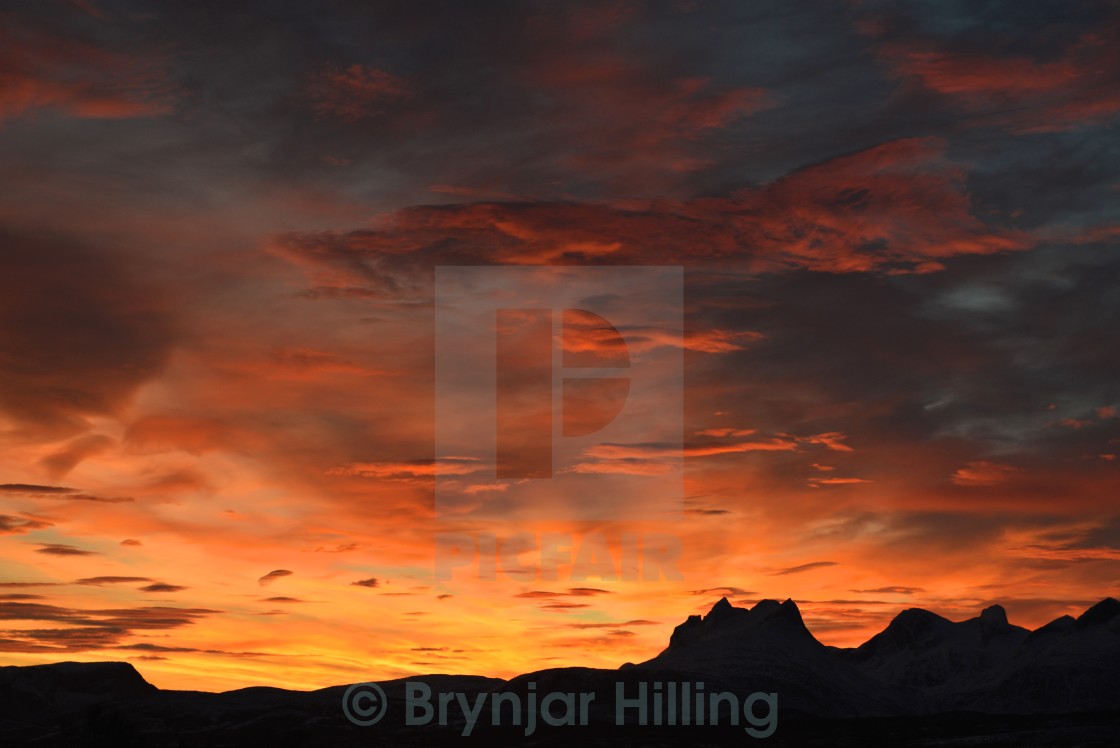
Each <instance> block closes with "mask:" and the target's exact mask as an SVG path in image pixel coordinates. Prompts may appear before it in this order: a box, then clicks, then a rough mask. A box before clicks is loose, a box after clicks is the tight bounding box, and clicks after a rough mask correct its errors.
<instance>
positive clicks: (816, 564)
mask: <svg viewBox="0 0 1120 748" xmlns="http://www.w3.org/2000/svg"><path fill="white" fill-rule="evenodd" d="M837 565H838V564H837V563H836V562H835V561H813V562H812V563H808V564H801V565H800V566H791V567H789V568H788V569H780V570H778V571H775V572H772V574H773V575H775V576H785V575H787V574H801V573H802V572H806V571H812V570H813V569H822V568H824V567H826V566H837Z"/></svg>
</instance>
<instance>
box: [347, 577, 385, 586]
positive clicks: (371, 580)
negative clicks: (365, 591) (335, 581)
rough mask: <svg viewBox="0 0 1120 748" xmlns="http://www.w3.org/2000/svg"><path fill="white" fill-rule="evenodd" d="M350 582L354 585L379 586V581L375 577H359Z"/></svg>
mask: <svg viewBox="0 0 1120 748" xmlns="http://www.w3.org/2000/svg"><path fill="white" fill-rule="evenodd" d="M350 584H351V585H355V586H357V587H380V586H381V583H380V582H379V581H378V580H377V577H369V578H368V579H359V580H358V581H356V582H351V583H350Z"/></svg>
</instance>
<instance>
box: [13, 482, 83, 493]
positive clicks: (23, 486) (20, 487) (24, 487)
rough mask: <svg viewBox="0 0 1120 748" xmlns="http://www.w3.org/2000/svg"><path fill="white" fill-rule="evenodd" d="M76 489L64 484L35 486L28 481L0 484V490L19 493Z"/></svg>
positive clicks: (71, 491)
mask: <svg viewBox="0 0 1120 748" xmlns="http://www.w3.org/2000/svg"><path fill="white" fill-rule="evenodd" d="M76 490H77V489H75V488H66V487H64V486H36V485H31V484H28V483H4V484H0V492H4V493H21V494H63V493H74V491H76Z"/></svg>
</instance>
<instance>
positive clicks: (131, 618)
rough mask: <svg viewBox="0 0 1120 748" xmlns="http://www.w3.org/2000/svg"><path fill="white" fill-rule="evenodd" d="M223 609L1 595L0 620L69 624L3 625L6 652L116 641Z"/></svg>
mask: <svg viewBox="0 0 1120 748" xmlns="http://www.w3.org/2000/svg"><path fill="white" fill-rule="evenodd" d="M220 612H221V611H217V610H210V609H206V608H169V607H145V608H113V609H79V608H66V607H62V606H57V605H50V604H45V603H29V602H3V601H0V621H45V622H48V623H53V624H60V625H62V626H65V628H45V629H25V628H19V629H9V630H6V631H0V650H3V651H6V652H80V651H88V650H98V649H105V648H112V647H117V646H119V645H121V644H122V643H124V640H127V639H128V638H129V637H131V636H133V635H135V634H136V633H137V632H152V631H166V630H172V629H178V628H182V627H185V626H190V625H192V624H194V623H197V622H199V621H202V620H204V619H205V618H207V617H208V616H212V615H216V614H218V613H220Z"/></svg>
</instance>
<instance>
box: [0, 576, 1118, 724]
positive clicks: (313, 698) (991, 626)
mask: <svg viewBox="0 0 1120 748" xmlns="http://www.w3.org/2000/svg"><path fill="white" fill-rule="evenodd" d="M408 680H412V681H423V682H425V683H427V684H428V685H429V686H431V688H432V690H433V691H452V690H454V691H456V692H462V693H464V694H468V695H469V696H470V697H471V698H475V697H479V696H481V695H484V694H495V693H501V692H511V693H520V694H522V695H525V694H526V693H527V691H529V690H535V689H536V688H537V687H538V686H539V688H540V692H541V693H545V692H550V691H564V692H568V691H573V692H574V691H579V692H585V691H595V692H597V693H603V694H610V693H612V692H613V689H614V687H615V684H616V683H619V682H626V683H628V684H636V683H639V682H644V681H670V682H671V681H678V682H705V683H707V685H708V688H709V690H710V691H715V690H727V691H732V692H736V693H740V694H744V695H745V694H747V693H754V692H759V691H761V692H764V693H776V694H778V695H779V696H780V700H781V709H782V715H783V718H785V719H790V718H793V719H795V720H797V719H818V720H819V719H825V720H836V719H852V718H856V719H860V718H862V719H863V720H864V721H865V722H866V721H867V720H875V719H884V718H898V717H907V718H913V719H921V718H928V717H929V716H931V715H939V714H940V715H945V714H962V713H973V714H988V715H1011V716H1012V717H1014V715H1019V716H1018V717H1014V718H1015V719H1027V718H1028V717H1029V716H1031V715H1046V714H1051V715H1063V714H1086V713H1093V712H1101V713H1104V712H1109V711H1116V710H1117V709H1118V708H1120V602H1117V600H1116V599H1115V598H1111V597H1108V598H1105V599H1103V600H1101V601H1100V602H1098V603H1097V604H1095V605H1093V606H1091V607H1089V608H1088V609H1086V610H1085V611H1084V612H1083V613H1082V614H1081V615H1079V616H1077V617H1076V618H1074V617H1072V616H1061V617H1059V618H1057V619H1055V620H1053V621H1051V622H1049V623H1047V624H1045V625H1044V626H1040V627H1038V628H1037V629H1035V630H1033V631H1031V630H1028V629H1026V628H1023V627H1020V626H1016V625H1014V624H1012V623H1010V622H1009V621H1008V618H1007V614H1006V611H1005V610H1004V608H1003V607H1002V606H999V605H993V606H990V607H988V608H985V609H984V610H983V611H982V612H981V613H980V614H979V615H977V616H974V617H973V618H969V619H966V620H963V621H952V620H949V619H948V618H944V617H942V616H940V615H938V614H936V613H932V612H930V611H927V610H924V609H921V608H908V609H905V610H902V611H900V612H899V613H898V614H897V615H896V616H895V617H894V618H893V619H892V620H891V621H890V623H889V624H888V625H887V626H886V627H885V628H884V629H883V630H882V631H880V632H879V633H877V634H875V635H874V636H872V637H871V638H869V639H868V640H867V641H866V642H864V643H863V644H861V645H859V646H858V647H852V648H837V647H830V646H826V645H824V644H822V643H821V642H820V641H819V640H817V639H816V637H814V636H813V634H812V632H811V631H810V630H809V628H808V627H807V626H806V624H805V622H804V619H803V618H802V616H801V613H800V610H799V609H798V607H797V604H796V603H795V602H794V601H793V600H792V599H786V600H785V601H783V602H778V601H777V600H769V599H767V600H760V601H758V602H757V603H755V604H754V605H753V606H752V607H750V608H740V607H736V606H734V605H732V604H731V603H730V601H728V600H727V598H721V599H720V600H719V601H718V602H716V603H715V604H714V605H713V606H712V607H711V608H710V609H709V610H708V612H707V613H706V614H704V615H692V616H688V617H687V618H686V619H685V620H684V621H683V622H682V623H681V624H679V625H678V626H676V627H675V628H674V630H673V632H672V634H671V636H670V637H669V643H668V645H667V646H666V647H665V649H664V650H662V651H661V652H660V653H658V654H656V655H655V656H654V657H652V658H650V659H648V660H645V661H643V662H640V663H637V664H631V663H627V664H625V665H623V666H621V667H620V668H618V669H596V668H581V667H567V668H563V667H562V668H553V669H549V670H542V671H536V672H531V673H524V674H522V675H519V676H516V677H514V678H511V679H508V680H505V679H500V678H487V677H485V676H472V675H435V674H432V675H417V676H410V677H407V678H399V679H394V680H389V681H382V682H381V686H382V687H383V688H384V690H385V693H386V694H387V697H388V699H389V701H390V702H395V703H396V706H395V707H394V708H395V709H400V708H403V700H404V691H405V683H406V681H408ZM347 688H348V687H347V686H345V685H340V686H330V687H327V688H321V689H316V690H312V691H289V690H284V689H278V688H271V687H268V686H254V687H249V688H242V689H237V690H234V691H226V692H217V693H211V692H196V691H175V690H162V689H158V688H156V687H155V686H153V685H151V684H150V683H148V682H147V681H146V680H145V679H144V678H143V676H142V675H141V674H140V673H139V672H138V671H137V670H136V668H135V667H133V666H132V665H131V664H130V663H127V662H93V663H78V662H63V663H54V664H46V665H32V666H8V667H0V738H4V739H6V741H7V742H8V743H10V744H13V745H14V744H20V743H21V742H31V741H32V740H35V741H38V742H37V744H41V745H69V744H72V743H74V741H75V737H74V735H73V734H72V730H74V729H78V728H75V727H74V725H85V724H87V722H88V721H89V719H91V718H90V717H88V715H90V714H94V715H100V716H96V719H94V722H95V727H96V730H104V729H105V725H106V724H108V725H110V726H113V725H117V726H120V725H125V726H128V729H129V730H132V731H134V732H135V731H137V730H139V731H140V732H141V733H144V734H149V735H164V732H160V731H161V730H162V731H165V732H166V733H167V734H174V735H183V734H187V735H195V736H196V737H198V744H200V745H210V744H214V743H213V740H212V738H213V737H214V736H215V735H225V734H226V732H228V731H233V732H237V731H249V730H250V729H252V730H256V729H258V728H260V729H263V728H261V725H268V726H270V727H269V729H272V728H275V732H273V733H269V735H270V736H271V737H267V736H266V738H262V739H263V740H265V742H264V743H259V744H267V741H268V740H273V739H274V740H275V741H278V742H273V743H272V744H283V740H287V741H288V742H291V740H292V739H293V738H291V736H292V735H293V734H299V730H303V729H309V728H308V726H309V725H310V726H314V730H327V732H328V733H330V735H331V736H332V737H331V738H330V741H335V742H330V741H327V742H323V743H318V742H314V741H313V742H312V743H306V744H316V745H318V744H323V745H334V744H338V745H346V744H349V743H348V742H347V741H349V740H352V739H353V737H352V734H351V733H350V732H347V730H351V729H352V728H351V726H350V725H349V724H348V723H346V722H345V720H341V721H340V716H341V712H340V706H339V705H340V699H342V698H343V694H344V693H345V692H346V691H347ZM81 715H86V716H85V717H81ZM106 715H108V716H106ZM592 716H593V719H594V720H599V722H598V724H604V725H605V724H609V723H610V720H611V715H610V714H609V713H608V711H607V710H606V707H605V706H602V705H600V706H598V707H596V708H595V709H593V710H592ZM83 720H85V721H84V722H83ZM1117 722H1118V723H1120V720H1117ZM869 724H870V723H869ZM254 726H255V727H254ZM81 729H82V730H87V731H88V729H87V728H86V727H82V728H81ZM89 729H93V728H89ZM121 729H124V728H121ZM68 731H70V732H68ZM145 731H147V732H145ZM293 731H295V732H293ZM83 734H84V733H83ZM114 734H115V733H114ZM129 734H132V733H129ZM245 734H246V735H249V734H250V733H249V732H246V733H245ZM253 734H254V735H255V733H253ZM348 735H350V736H351V737H347V736H348ZM1118 737H1120V736H1118ZM409 739H411V738H409ZM246 740H249V738H248V737H246ZM253 740H256V738H253ZM52 741H53V742H52ZM114 741H115V742H114ZM338 741H341V742H338ZM79 744H81V743H80V741H79ZM105 744H106V745H118V744H119V745H127V744H129V743H128V741H127V740H124V739H121V738H119V735H118V737H117V738H114V739H113V741H110V742H107V743H105ZM140 744H148V743H140ZM151 744H153V745H165V744H166V745H180V744H181V745H191V744H192V742H191V741H190V740H187V741H186V742H184V741H183V740H182V738H180V739H179V742H178V743H173V742H167V743H165V742H159V741H156V742H154V743H151ZM217 744H219V745H225V744H236V745H241V744H258V743H256V742H252V741H249V742H247V743H245V742H237V743H224V742H219V743H217ZM294 744H300V743H298V742H297V743H294ZM400 744H412V743H407V742H406V743H400ZM416 744H422V743H416Z"/></svg>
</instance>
